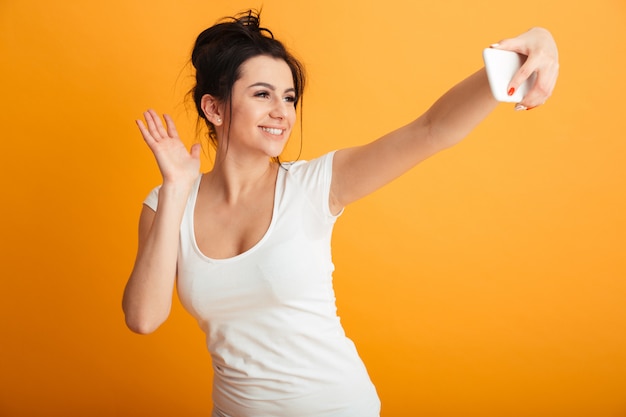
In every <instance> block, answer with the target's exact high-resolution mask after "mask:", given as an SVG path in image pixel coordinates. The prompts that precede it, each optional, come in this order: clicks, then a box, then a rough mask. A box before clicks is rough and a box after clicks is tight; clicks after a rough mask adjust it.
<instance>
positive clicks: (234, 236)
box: [193, 186, 275, 259]
mask: <svg viewBox="0 0 626 417" xmlns="http://www.w3.org/2000/svg"><path fill="white" fill-rule="evenodd" d="M211 197H212V195H211V192H210V190H209V189H206V190H203V189H202V188H201V189H200V190H199V193H198V197H197V200H196V204H195V209H194V213H193V232H194V240H195V241H196V244H197V246H198V248H199V250H200V252H202V254H204V255H205V256H207V257H209V258H212V259H226V258H232V257H235V256H237V255H240V254H242V253H244V252H246V251H248V250H250V249H251V248H253V247H254V246H255V245H256V244H257V243H258V242H260V241H261V240H262V239H263V236H265V234H266V233H267V231H268V229H269V228H270V225H271V223H272V219H273V217H274V203H275V201H274V200H275V196H274V188H273V187H270V186H267V187H265V188H264V189H261V190H258V191H257V192H255V193H251V194H250V195H249V196H246V197H245V198H244V197H242V198H241V199H239V200H238V201H237V202H236V203H232V204H227V203H225V202H221V203H220V202H217V203H216V202H215V201H213V200H212V198H211Z"/></svg>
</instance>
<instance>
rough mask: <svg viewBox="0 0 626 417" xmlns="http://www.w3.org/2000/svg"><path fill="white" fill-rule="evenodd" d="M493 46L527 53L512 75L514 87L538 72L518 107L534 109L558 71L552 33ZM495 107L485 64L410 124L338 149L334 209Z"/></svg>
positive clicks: (459, 134)
mask: <svg viewBox="0 0 626 417" xmlns="http://www.w3.org/2000/svg"><path fill="white" fill-rule="evenodd" d="M494 47H496V48H500V49H507V50H512V51H516V52H520V53H523V54H525V55H528V59H527V60H526V62H525V64H524V65H523V66H522V67H521V68H520V70H519V71H518V72H517V74H516V75H515V76H514V77H513V79H512V80H511V83H510V85H509V89H510V90H511V89H513V90H514V89H516V88H517V87H518V86H519V85H521V84H522V83H523V82H524V80H526V78H528V77H529V76H530V75H531V74H532V73H533V72H537V79H536V82H535V85H534V87H533V88H532V89H531V90H530V91H529V92H528V94H527V95H526V96H525V97H524V99H523V100H522V102H521V103H519V105H518V106H517V108H518V109H519V108H529V109H530V108H533V107H537V106H539V105H541V104H543V103H544V102H545V101H546V100H547V99H548V97H549V96H550V95H551V94H552V90H553V88H554V85H555V83H556V78H557V75H558V52H557V48H556V44H555V42H554V39H553V38H552V35H551V34H550V32H548V31H547V30H545V29H542V28H533V29H531V30H529V31H528V32H525V33H523V34H522V35H520V36H518V37H515V38H511V39H505V40H502V41H501V42H500V43H498V44H496V45H494ZM496 106H497V102H496V101H495V99H494V98H493V96H492V94H491V91H490V89H489V83H488V80H487V75H486V72H485V69H484V68H483V69H481V70H479V71H477V72H476V73H474V74H472V75H470V76H469V77H468V78H466V79H465V80H463V81H461V82H460V83H459V84H457V85H456V86H454V87H453V88H451V89H450V90H449V91H448V92H446V93H445V94H444V95H443V96H442V97H441V98H439V99H438V100H437V101H436V102H435V103H434V104H433V105H432V106H431V107H430V108H429V109H428V110H427V111H426V112H425V113H424V114H423V115H421V116H420V117H418V118H417V119H415V120H414V121H413V122H411V123H409V124H408V125H406V126H403V127H401V128H399V129H397V130H395V131H393V132H391V133H388V134H387V135H385V136H383V137H381V138H380V139H378V140H376V141H374V142H371V143H368V144H366V145H363V146H358V147H353V148H348V149H342V150H339V151H337V152H336V154H335V157H334V162H333V180H332V185H331V200H330V207H331V210H332V211H333V212H338V211H339V210H340V209H341V208H342V207H344V206H346V205H347V204H349V203H351V202H353V201H356V200H358V199H359V198H362V197H364V196H366V195H368V194H370V193H371V192H373V191H375V190H377V189H378V188H380V187H382V186H383V185H385V184H387V183H389V182H390V181H392V180H393V179H395V178H397V177H398V176H400V175H402V174H403V173H405V172H406V171H408V170H409V169H411V168H412V167H414V166H415V165H417V164H418V163H420V162H421V161H423V160H424V159H426V158H428V157H430V156H432V155H434V154H435V153H437V152H439V151H441V150H443V149H445V148H448V147H450V146H452V145H455V144H456V143H458V142H460V141H461V140H462V139H463V138H464V137H465V136H467V134H468V133H469V132H471V131H472V129H474V127H475V126H476V125H478V123H480V122H481V121H482V120H483V119H484V118H485V117H487V115H488V114H489V113H491V112H492V111H493V110H494V109H495V107H496Z"/></svg>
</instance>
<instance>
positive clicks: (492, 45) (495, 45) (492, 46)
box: [489, 43, 500, 48]
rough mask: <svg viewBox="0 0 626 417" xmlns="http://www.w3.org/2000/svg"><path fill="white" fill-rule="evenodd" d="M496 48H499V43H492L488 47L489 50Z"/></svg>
mask: <svg viewBox="0 0 626 417" xmlns="http://www.w3.org/2000/svg"><path fill="white" fill-rule="evenodd" d="M498 46H500V44H499V43H492V44H491V45H489V47H490V48H497V47H498Z"/></svg>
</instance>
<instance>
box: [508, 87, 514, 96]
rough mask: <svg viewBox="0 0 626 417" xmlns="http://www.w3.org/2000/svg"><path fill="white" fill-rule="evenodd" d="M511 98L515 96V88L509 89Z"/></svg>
mask: <svg viewBox="0 0 626 417" xmlns="http://www.w3.org/2000/svg"><path fill="white" fill-rule="evenodd" d="M508 94H509V95H510V96H512V95H513V94H515V88H513V87H511V88H509V93H508Z"/></svg>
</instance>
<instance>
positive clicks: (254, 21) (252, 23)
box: [233, 9, 274, 39]
mask: <svg viewBox="0 0 626 417" xmlns="http://www.w3.org/2000/svg"><path fill="white" fill-rule="evenodd" d="M233 20H234V21H235V22H236V23H238V24H240V25H241V26H243V27H244V28H246V30H248V31H250V32H253V33H259V34H262V33H264V34H265V35H266V36H269V37H270V38H272V39H274V34H273V33H272V31H271V30H269V29H267V28H264V27H261V11H260V10H254V9H250V10H248V11H247V12H243V13H240V14H239V15H237V16H235V17H234V18H233Z"/></svg>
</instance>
